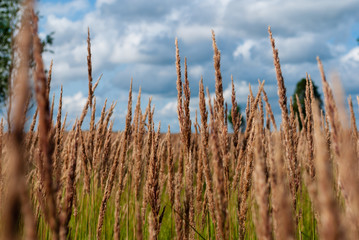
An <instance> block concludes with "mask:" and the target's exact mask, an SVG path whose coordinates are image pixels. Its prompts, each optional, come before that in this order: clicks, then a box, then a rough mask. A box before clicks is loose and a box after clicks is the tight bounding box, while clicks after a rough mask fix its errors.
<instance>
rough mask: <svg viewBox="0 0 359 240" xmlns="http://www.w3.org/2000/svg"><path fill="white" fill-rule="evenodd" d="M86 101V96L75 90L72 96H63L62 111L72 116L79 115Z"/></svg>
mask: <svg viewBox="0 0 359 240" xmlns="http://www.w3.org/2000/svg"><path fill="white" fill-rule="evenodd" d="M86 101H87V97H84V96H83V94H82V92H77V93H76V94H75V95H73V96H64V97H63V100H62V104H63V111H64V112H68V113H69V115H72V117H75V118H76V117H79V116H80V114H81V112H82V109H83V108H84V106H85V104H86Z"/></svg>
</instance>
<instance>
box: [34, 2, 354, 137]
mask: <svg viewBox="0 0 359 240" xmlns="http://www.w3.org/2000/svg"><path fill="white" fill-rule="evenodd" d="M37 7H38V9H39V11H40V13H41V15H42V16H43V17H42V18H41V19H40V30H41V35H45V34H46V33H50V32H55V34H54V38H55V41H54V44H53V46H52V50H53V51H54V54H51V53H46V54H45V55H44V61H45V64H46V65H47V66H49V63H50V61H51V59H53V61H54V69H53V84H52V87H53V88H52V91H53V93H55V95H56V99H57V100H58V95H59V89H60V86H61V85H63V86H64V111H67V112H68V113H69V117H70V119H72V121H73V120H74V119H75V118H76V116H77V115H79V114H80V112H81V110H82V106H83V104H84V103H85V102H86V94H87V65H86V64H87V63H86V61H87V60H86V56H87V45H86V37H87V27H90V31H91V39H92V40H91V44H92V57H93V58H92V62H93V77H94V79H97V77H98V76H99V75H100V74H101V73H103V78H102V80H101V83H100V85H99V87H98V89H97V91H96V98H97V103H98V115H99V114H100V109H101V108H102V104H103V103H104V101H105V99H106V98H107V99H108V101H109V102H112V101H117V106H116V110H115V114H114V115H115V125H114V126H115V128H116V129H122V128H123V126H124V121H125V114H126V107H127V95H128V94H127V92H128V89H129V85H130V79H131V77H133V85H134V99H136V95H137V91H138V88H139V86H141V87H142V107H143V109H144V108H145V106H146V104H147V101H148V98H149V97H150V96H153V103H154V104H155V107H156V110H155V120H156V121H157V122H158V121H159V120H161V123H162V126H167V125H168V124H171V129H172V130H173V131H178V129H179V127H178V122H177V114H176V94H177V92H176V69H175V65H174V62H175V45H174V40H175V38H176V37H178V40H179V46H180V54H181V57H182V60H183V59H184V57H187V59H188V69H189V80H190V88H191V93H192V94H191V95H192V96H191V105H190V106H191V110H192V113H193V115H194V113H195V110H196V109H197V108H198V82H199V80H200V78H201V75H203V78H204V84H205V85H206V86H208V88H209V90H210V92H214V85H215V84H214V70H213V50H212V42H211V29H213V30H214V31H215V32H216V38H217V44H218V47H219V49H220V51H221V54H222V68H221V70H222V75H223V86H224V89H225V92H224V95H225V97H226V100H227V101H228V103H229V102H230V76H231V74H232V75H233V78H234V81H235V85H236V92H237V99H238V101H239V103H240V104H241V106H242V108H244V107H245V103H246V98H247V94H248V84H251V85H252V88H253V89H256V88H257V86H258V81H257V80H258V79H261V80H263V79H264V80H265V81H266V84H265V89H266V91H267V93H268V96H269V98H270V102H271V104H272V107H273V109H274V112H275V115H276V116H278V118H279V116H280V110H279V107H278V98H277V93H276V92H277V90H276V79H275V72H274V68H273V60H272V50H271V47H270V42H269V40H268V33H267V27H268V25H270V26H271V27H272V32H273V35H274V37H275V39H276V44H277V47H278V48H279V57H280V59H281V64H282V71H283V75H284V79H285V84H286V87H287V93H288V95H291V94H292V93H293V91H294V87H295V84H296V82H297V81H298V80H300V79H301V78H303V77H305V74H306V72H308V73H309V74H310V75H311V76H312V78H313V80H314V81H315V83H316V84H317V85H318V86H319V88H321V83H320V75H319V71H318V68H317V63H316V59H315V58H316V56H319V57H320V58H321V59H322V61H323V64H324V68H325V70H326V73H327V75H328V76H329V78H330V76H331V75H332V74H333V73H339V76H340V78H341V80H342V84H343V86H344V89H345V91H346V93H347V94H351V95H354V96H355V95H358V94H359V79H358V76H359V47H358V44H357V42H356V38H357V37H359V15H358V14H357V13H358V12H359V3H358V1H357V0H342V1H334V0H333V1H332V0H318V1H311V0H296V1H292V0H289V1H284V0H273V1H258V0H256V1H249V0H241V1H234V0H232V1H231V0H218V1H216V0H207V1H200V0H192V1H187V0H181V1H179V0H174V1H159V0H152V1H145V0H126V1H116V0H96V1H95V0H92V1H88V0H66V1H53V0H41V1H40V2H39V4H38V6H37ZM355 109H358V108H357V107H356V108H355ZM163 129H164V130H165V129H167V128H166V127H163Z"/></svg>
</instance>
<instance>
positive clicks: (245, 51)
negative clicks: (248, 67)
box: [233, 40, 255, 60]
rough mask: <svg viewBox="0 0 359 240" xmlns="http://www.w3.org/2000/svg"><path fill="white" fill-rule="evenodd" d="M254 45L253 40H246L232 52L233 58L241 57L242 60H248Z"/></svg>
mask: <svg viewBox="0 0 359 240" xmlns="http://www.w3.org/2000/svg"><path fill="white" fill-rule="evenodd" d="M254 45H255V42H254V41H253V40H247V41H245V42H244V43H243V44H241V45H239V46H238V47H237V48H236V50H235V51H234V52H233V56H234V57H239V56H242V57H243V58H244V60H249V59H250V57H251V52H250V51H251V49H252V47H253V46H254Z"/></svg>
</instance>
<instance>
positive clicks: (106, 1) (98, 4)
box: [96, 0, 116, 7]
mask: <svg viewBox="0 0 359 240" xmlns="http://www.w3.org/2000/svg"><path fill="white" fill-rule="evenodd" d="M115 1H116V0H97V1H96V7H101V6H102V5H104V4H112V3H114V2H115Z"/></svg>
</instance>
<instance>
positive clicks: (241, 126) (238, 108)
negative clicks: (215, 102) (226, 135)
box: [227, 104, 246, 131]
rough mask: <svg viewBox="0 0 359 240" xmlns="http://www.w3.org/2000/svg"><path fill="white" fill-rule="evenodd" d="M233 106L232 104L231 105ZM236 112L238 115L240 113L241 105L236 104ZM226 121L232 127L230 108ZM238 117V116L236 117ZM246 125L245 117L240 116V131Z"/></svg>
mask: <svg viewBox="0 0 359 240" xmlns="http://www.w3.org/2000/svg"><path fill="white" fill-rule="evenodd" d="M232 107H233V106H232ZM237 113H238V116H240V115H241V107H240V106H239V105H238V104H237ZM227 115H228V122H229V124H230V125H231V127H232V129H233V121H232V108H231V109H230V110H229V111H228V114H227ZM238 119H239V118H238ZM245 126H246V123H245V119H244V117H243V115H242V118H241V125H240V127H239V128H240V131H243V129H244V128H245Z"/></svg>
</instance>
